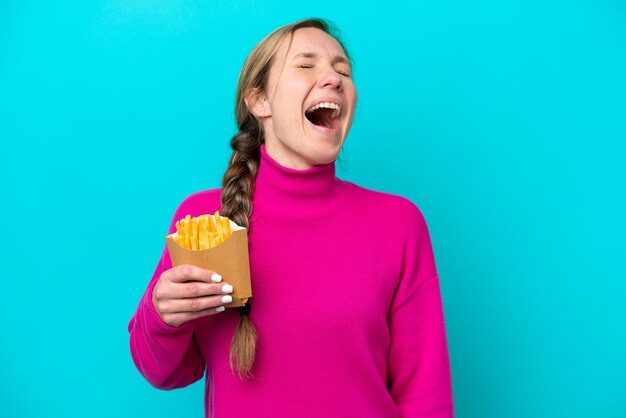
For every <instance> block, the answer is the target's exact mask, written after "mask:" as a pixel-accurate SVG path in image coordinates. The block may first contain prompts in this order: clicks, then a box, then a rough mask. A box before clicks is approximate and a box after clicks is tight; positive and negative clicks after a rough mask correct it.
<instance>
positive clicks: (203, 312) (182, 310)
mask: <svg viewBox="0 0 626 418" xmlns="http://www.w3.org/2000/svg"><path fill="white" fill-rule="evenodd" d="M221 281H222V276H220V275H219V274H217V273H215V272H213V271H210V270H205V269H201V268H200V267H196V266H192V265H189V264H184V265H180V266H176V267H172V268H171V269H169V270H166V271H164V272H163V273H161V277H159V281H158V282H157V284H156V286H154V290H153V291H152V303H153V304H154V307H155V309H156V311H157V313H158V314H159V316H160V317H161V319H162V320H163V322H165V323H166V324H168V325H171V326H173V327H178V326H180V325H182V324H184V323H185V322H187V321H189V320H191V319H195V318H200V317H203V316H207V315H213V314H215V313H218V312H223V311H224V309H225V308H224V306H223V305H224V304H226V303H230V302H232V300H233V299H232V296H230V295H229V294H228V293H232V291H233V287H232V286H231V285H229V284H227V283H221Z"/></svg>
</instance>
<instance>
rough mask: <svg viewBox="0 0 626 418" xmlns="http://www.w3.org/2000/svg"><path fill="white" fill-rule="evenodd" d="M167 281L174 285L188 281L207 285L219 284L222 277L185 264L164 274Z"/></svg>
mask: <svg viewBox="0 0 626 418" xmlns="http://www.w3.org/2000/svg"><path fill="white" fill-rule="evenodd" d="M163 275H165V276H166V277H165V278H166V279H167V280H169V281H171V282H173V283H184V282H188V281H198V282H205V283H219V282H221V281H222V276H220V275H219V274H217V273H216V272H214V271H211V270H206V269H202V268H200V267H196V266H193V265H191V264H183V265H180V266H176V267H172V268H171V269H169V270H167V271H165V272H164V273H163Z"/></svg>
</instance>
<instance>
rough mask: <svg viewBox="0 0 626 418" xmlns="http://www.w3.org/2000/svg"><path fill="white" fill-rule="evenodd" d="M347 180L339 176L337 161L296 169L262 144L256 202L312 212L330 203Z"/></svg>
mask: <svg viewBox="0 0 626 418" xmlns="http://www.w3.org/2000/svg"><path fill="white" fill-rule="evenodd" d="M342 183H343V182H342V181H341V180H339V179H338V178H337V177H335V163H334V162H332V163H330V164H325V165H318V166H315V167H313V168H309V169H306V170H295V169H293V168H288V167H284V166H282V165H280V164H279V163H278V162H276V161H275V160H274V159H272V157H270V156H269V154H267V151H265V144H261V159H260V165H259V171H258V174H257V177H256V181H255V185H254V196H253V200H252V203H253V205H255V206H259V207H265V208H277V209H278V208H283V209H287V210H289V211H293V210H298V211H300V212H308V211H309V210H315V209H319V208H320V207H324V205H328V204H329V203H330V201H331V200H332V199H333V198H334V197H336V196H337V195H338V193H339V187H340V185H341V184H342Z"/></svg>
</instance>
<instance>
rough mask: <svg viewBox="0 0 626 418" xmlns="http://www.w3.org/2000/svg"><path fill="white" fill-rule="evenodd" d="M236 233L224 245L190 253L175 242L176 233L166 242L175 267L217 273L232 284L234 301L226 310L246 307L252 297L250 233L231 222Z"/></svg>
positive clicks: (223, 281)
mask: <svg viewBox="0 0 626 418" xmlns="http://www.w3.org/2000/svg"><path fill="white" fill-rule="evenodd" d="M230 227H231V230H232V231H233V232H232V234H231V236H230V237H228V238H227V239H226V241H224V242H222V243H221V244H219V245H217V246H215V247H213V248H209V249H208V250H189V249H187V248H184V247H182V246H180V245H178V244H177V243H176V241H174V238H173V237H175V236H177V235H178V233H177V232H175V233H173V234H170V235H168V236H167V237H166V238H165V240H166V243H167V249H168V251H169V253H170V258H171V259H172V265H173V266H178V265H181V264H192V265H194V266H197V267H200V268H203V269H207V270H211V271H214V272H216V273H218V274H220V275H221V276H222V283H228V284H231V285H233V293H231V296H232V297H233V301H232V302H231V303H228V304H226V305H225V306H226V307H227V308H235V307H238V306H243V305H244V304H245V303H246V302H247V301H248V299H249V298H251V297H252V285H251V283H250V261H249V259H248V230H247V229H246V228H243V227H241V226H239V225H237V224H236V223H234V222H233V221H230Z"/></svg>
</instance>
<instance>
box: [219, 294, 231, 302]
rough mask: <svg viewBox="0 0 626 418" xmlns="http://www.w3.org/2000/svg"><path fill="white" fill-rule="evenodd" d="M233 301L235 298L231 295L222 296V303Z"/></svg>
mask: <svg viewBox="0 0 626 418" xmlns="http://www.w3.org/2000/svg"><path fill="white" fill-rule="evenodd" d="M232 301H233V297H232V296H231V295H226V296H222V303H230V302H232Z"/></svg>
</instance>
